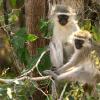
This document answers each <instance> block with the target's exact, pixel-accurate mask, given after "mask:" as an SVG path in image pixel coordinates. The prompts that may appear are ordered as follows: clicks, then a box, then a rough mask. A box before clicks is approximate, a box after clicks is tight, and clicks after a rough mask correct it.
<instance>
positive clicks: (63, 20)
mask: <svg viewBox="0 0 100 100" xmlns="http://www.w3.org/2000/svg"><path fill="white" fill-rule="evenodd" d="M68 18H69V16H68V15H64V14H61V15H58V21H59V23H60V24H61V25H62V26H64V25H66V24H67V22H68Z"/></svg>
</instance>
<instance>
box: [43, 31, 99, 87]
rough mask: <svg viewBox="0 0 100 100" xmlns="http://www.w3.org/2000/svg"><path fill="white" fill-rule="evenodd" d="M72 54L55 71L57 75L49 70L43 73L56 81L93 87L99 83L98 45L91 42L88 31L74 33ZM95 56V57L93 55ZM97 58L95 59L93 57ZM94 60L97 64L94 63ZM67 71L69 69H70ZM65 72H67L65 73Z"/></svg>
mask: <svg viewBox="0 0 100 100" xmlns="http://www.w3.org/2000/svg"><path fill="white" fill-rule="evenodd" d="M73 43H74V50H75V52H74V54H73V55H72V57H71V58H70V60H69V61H68V63H66V64H65V65H64V66H62V67H61V68H59V69H58V70H57V73H59V75H57V74H56V73H54V72H53V71H51V70H47V71H45V73H46V74H49V75H52V76H53V78H54V79H55V80H57V81H61V80H69V81H79V82H83V83H88V84H91V85H95V84H96V83H99V82H100V45H96V44H95V43H94V42H93V40H92V35H91V34H90V33H89V32H88V31H79V32H76V33H74V38H73ZM94 54H95V55H94ZM95 56H97V57H95ZM96 59H97V61H98V63H97V62H96ZM72 67H73V69H71V70H68V69H69V68H72ZM65 70H67V71H66V72H65Z"/></svg>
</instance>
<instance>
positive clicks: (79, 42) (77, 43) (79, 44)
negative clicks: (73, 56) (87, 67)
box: [75, 39, 84, 49]
mask: <svg viewBox="0 0 100 100" xmlns="http://www.w3.org/2000/svg"><path fill="white" fill-rule="evenodd" d="M83 43H84V40H80V39H75V47H76V49H81V48H82V47H83Z"/></svg>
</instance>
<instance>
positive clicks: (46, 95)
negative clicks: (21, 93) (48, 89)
mask: <svg viewBox="0 0 100 100" xmlns="http://www.w3.org/2000/svg"><path fill="white" fill-rule="evenodd" d="M34 87H35V88H36V89H37V90H39V91H40V92H42V93H43V94H44V95H45V96H46V97H47V99H48V100H49V97H48V95H47V94H46V93H45V92H44V91H43V90H42V89H40V88H38V87H37V86H36V85H34Z"/></svg>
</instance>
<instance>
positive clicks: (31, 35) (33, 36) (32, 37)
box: [26, 34, 38, 42]
mask: <svg viewBox="0 0 100 100" xmlns="http://www.w3.org/2000/svg"><path fill="white" fill-rule="evenodd" d="M37 39H38V37H37V36H36V35H34V34H28V35H27V39H26V41H30V42H33V41H35V40H37Z"/></svg>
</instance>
